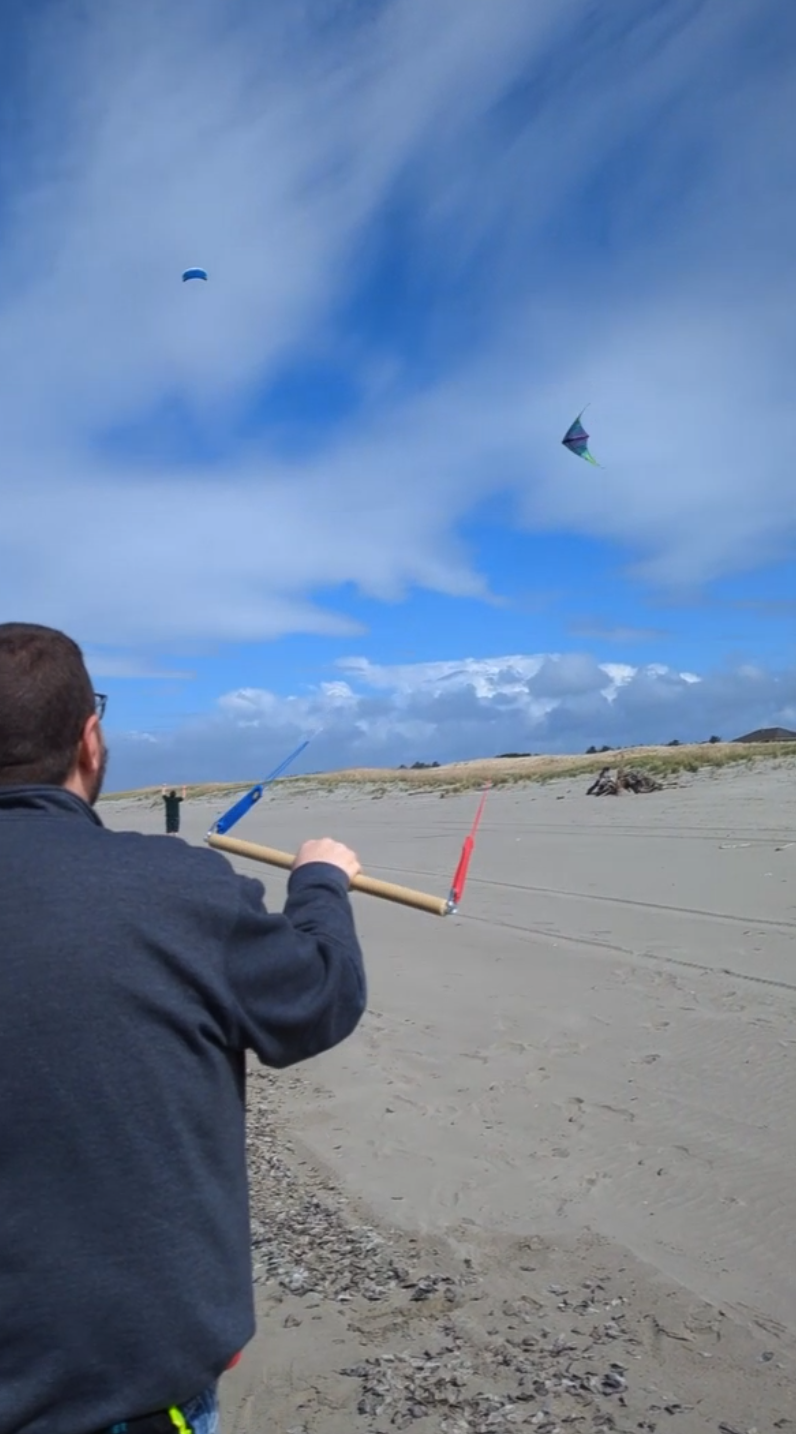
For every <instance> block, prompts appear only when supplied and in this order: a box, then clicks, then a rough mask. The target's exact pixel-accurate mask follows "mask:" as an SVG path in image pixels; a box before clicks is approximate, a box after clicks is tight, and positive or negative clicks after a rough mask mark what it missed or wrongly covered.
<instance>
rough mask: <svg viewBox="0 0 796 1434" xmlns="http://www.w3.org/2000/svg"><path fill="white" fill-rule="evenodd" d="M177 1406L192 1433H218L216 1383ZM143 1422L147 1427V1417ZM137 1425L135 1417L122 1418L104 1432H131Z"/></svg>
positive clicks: (158, 1418) (159, 1420)
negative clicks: (130, 1418) (128, 1419)
mask: <svg viewBox="0 0 796 1434" xmlns="http://www.w3.org/2000/svg"><path fill="white" fill-rule="evenodd" d="M179 1408H180V1413H181V1414H182V1416H183V1418H184V1420H185V1422H186V1424H187V1425H188V1428H189V1429H191V1430H192V1431H193V1434H220V1430H221V1424H220V1416H219V1408H218V1387H217V1385H215V1384H211V1385H210V1386H209V1387H208V1388H207V1389H205V1390H204V1391H203V1392H202V1393H201V1394H197V1396H196V1398H195V1399H189V1400H188V1402H187V1404H182V1405H180V1406H179ZM163 1418H164V1416H163V1415H158V1416H157V1427H160V1425H161V1423H162V1422H163ZM144 1422H145V1423H146V1425H147V1427H149V1425H150V1422H151V1421H150V1420H149V1419H147V1420H146V1421H143V1420H142V1421H141V1424H142V1425H143V1424H144ZM138 1427H139V1422H138V1420H136V1419H132V1420H130V1421H129V1422H126V1421H124V1420H123V1421H122V1423H121V1424H114V1425H112V1427H111V1428H110V1429H107V1430H106V1431H105V1434H132V1431H134V1430H135V1429H137V1428H138ZM178 1427H179V1426H178V1425H177V1424H175V1425H174V1434H178Z"/></svg>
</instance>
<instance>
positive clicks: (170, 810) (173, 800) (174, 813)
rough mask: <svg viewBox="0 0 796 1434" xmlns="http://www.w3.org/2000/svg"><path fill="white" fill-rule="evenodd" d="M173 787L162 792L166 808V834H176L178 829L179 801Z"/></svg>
mask: <svg viewBox="0 0 796 1434" xmlns="http://www.w3.org/2000/svg"><path fill="white" fill-rule="evenodd" d="M181 801H182V797H178V796H177V793H176V792H175V790H174V788H173V787H172V789H171V791H170V792H164V793H163V804H164V806H165V808H166V836H176V835H177V833H178V832H179V830H180V802H181Z"/></svg>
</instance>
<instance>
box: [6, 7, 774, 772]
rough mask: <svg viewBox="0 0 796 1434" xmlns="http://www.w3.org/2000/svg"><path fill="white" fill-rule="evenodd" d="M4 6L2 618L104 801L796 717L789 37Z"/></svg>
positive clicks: (536, 11)
mask: <svg viewBox="0 0 796 1434" xmlns="http://www.w3.org/2000/svg"><path fill="white" fill-rule="evenodd" d="M6 9H7V10H8V12H9V13H8V15H7V16H6V17H5V18H4V19H2V20H0V96H2V100H0V371H2V375H3V383H2V386H1V387H0V471H1V472H2V475H3V476H2V480H0V483H1V486H0V493H2V504H3V513H4V519H3V523H2V524H1V525H0V613H2V615H3V616H4V617H6V618H21V619H30V620H36V621H44V622H50V623H53V624H55V625H57V626H60V627H63V628H65V629H66V630H68V631H69V632H70V633H71V634H73V635H74V636H75V637H76V638H77V639H78V640H79V641H80V642H81V645H82V646H83V647H84V650H85V651H86V654H87V656H88V659H89V662H90V666H91V670H92V674H93V676H94V680H95V682H96V685H97V686H98V688H100V689H101V690H103V691H105V692H107V693H108V694H109V697H110V705H109V708H108V714H107V729H108V739H109V743H110V746H111V753H112V756H111V768H110V771H109V786H110V787H119V786H126V785H128V784H130V783H133V782H136V783H137V782H146V781H153V782H160V781H183V780H203V779H212V778H224V779H226V778H228V779H245V778H247V777H250V776H251V777H257V776H261V775H263V774H264V773H265V772H266V771H268V770H269V769H270V767H271V766H273V765H274V764H275V763H276V762H277V761H278V760H279V759H280V758H281V757H282V756H283V755H284V754H285V753H286V752H287V751H289V750H290V749H291V747H292V746H295V745H296V743H297V742H298V741H299V740H301V738H302V737H303V736H304V735H306V734H307V733H308V732H310V731H314V730H315V729H317V728H318V727H321V728H322V729H323V730H322V732H321V734H320V736H318V737H317V738H316V739H315V741H314V742H313V745H312V747H311V748H310V749H309V750H308V751H307V753H306V754H305V757H304V758H303V759H302V760H303V765H304V768H305V769H307V768H319V767H327V766H337V765H348V764H351V763H357V764H362V763H381V762H385V763H389V764H397V763H399V762H402V761H408V762H411V761H413V760H415V759H417V758H419V759H425V760H432V759H437V760H440V761H443V760H446V759H450V758H462V757H468V756H479V755H491V754H493V753H495V752H499V751H503V750H520V751H568V750H582V749H583V747H585V746H588V745H589V744H590V743H592V742H594V743H597V744H601V743H602V742H608V743H620V742H630V741H657V740H662V741H667V740H669V739H670V738H672V737H675V736H676V737H679V738H681V739H682V740H687V739H689V738H691V739H704V738H706V737H708V736H709V735H711V734H713V733H717V734H719V735H724V736H731V735H737V734H738V733H739V732H741V731H744V730H746V729H748V728H749V727H752V726H755V725H759V724H761V723H765V724H768V723H773V722H777V723H782V724H784V725H790V726H794V727H796V642H794V622H795V620H796V588H795V587H794V581H793V578H794V566H793V557H794V543H795V542H796V483H795V482H794V478H793V472H792V461H791V458H790V442H789V437H788V435H789V430H790V419H791V414H792V408H793V391H794V378H795V377H796V372H795V370H796V364H795V363H794V359H795V358H796V338H794V328H793V323H792V315H793V312H794V299H796V293H795V292H794V290H795V289H796V280H795V279H794V267H793V258H792V256H793V254H794V252H796V184H794V180H796V137H795V136H794V135H793V128H794V127H793V124H792V122H791V121H792V95H793V93H794V91H795V90H796V11H794V10H792V7H788V6H786V5H783V4H782V3H781V0H726V3H724V4H722V5H721V6H717V5H716V4H715V3H710V0H664V3H658V2H657V0H650V3H646V4H643V5H639V4H638V3H636V0H606V3H602V4H599V5H598V4H595V3H593V0H591V3H586V0H535V3H534V4H533V5H529V4H528V3H527V0H500V3H499V4H497V3H496V4H494V5H486V4H484V3H483V0H435V3H434V4H433V5H429V4H428V3H427V0H373V3H367V4H366V3H364V0H310V3H307V4H305V5H303V6H301V7H297V6H295V5H293V4H289V3H288V0H274V3H273V4H271V5H269V6H256V5H254V4H252V3H251V0H198V3H197V4H195V5H193V6H191V7H188V6H185V7H175V6H173V5H171V6H170V5H167V4H165V0H141V3H138V4H136V5H135V6H131V5H129V4H127V3H122V0H103V3H99V0H89V3H88V4H81V5H79V6H78V5H73V4H72V3H71V0H62V3H60V4H59V5H58V6H53V5H50V6H49V7H48V6H43V5H40V6H28V7H24V8H23V7H21V6H19V7H6ZM193 264H201V265H203V266H204V267H205V268H206V269H207V270H208V272H209V275H210V279H209V282H208V283H207V284H201V283H193V284H185V285H183V284H182V283H181V282H180V274H181V272H182V270H183V269H184V268H185V267H187V266H188V265H193ZM584 404H588V405H589V407H588V409H587V413H586V420H587V426H588V427H589V429H590V432H591V435H592V449H593V451H594V453H595V455H596V456H597V457H598V459H599V460H600V462H601V463H602V464H603V465H604V466H603V468H602V469H593V468H591V467H589V466H588V465H587V464H585V463H582V462H580V461H579V460H577V459H575V458H573V457H572V456H571V455H570V454H568V453H567V452H566V451H565V450H564V449H563V448H562V446H561V442H560V439H561V437H562V435H563V433H564V431H565V429H566V427H567V426H568V424H569V422H570V421H571V419H572V418H573V417H574V416H575V414H576V413H577V412H578V411H579V410H580V408H582V407H583V405H584Z"/></svg>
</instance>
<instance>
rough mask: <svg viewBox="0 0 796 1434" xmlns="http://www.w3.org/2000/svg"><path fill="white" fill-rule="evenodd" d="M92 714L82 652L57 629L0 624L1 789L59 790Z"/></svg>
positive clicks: (92, 704)
mask: <svg viewBox="0 0 796 1434" xmlns="http://www.w3.org/2000/svg"><path fill="white" fill-rule="evenodd" d="M93 711H94V693H93V690H92V685H91V679H90V677H89V675H88V671H87V669H86V665H85V662H84V661H83V654H82V652H81V651H80V648H79V647H78V645H77V643H76V642H73V640H72V638H71V637H67V636H66V634H65V633H63V632H59V631H58V629H57V628H53V627H42V626H40V625H39V624H38V623H32V622H6V623H0V786H5V787H8V786H27V785H34V786H40V785H41V786H56V787H60V786H63V784H64V782H65V781H66V779H67V777H68V776H69V774H70V772H71V771H72V769H73V767H74V764H75V761H76V758H77V751H78V746H79V743H80V736H81V733H82V731H83V728H84V726H85V724H86V721H87V720H88V718H89V717H90V716H91V714H92V712H93Z"/></svg>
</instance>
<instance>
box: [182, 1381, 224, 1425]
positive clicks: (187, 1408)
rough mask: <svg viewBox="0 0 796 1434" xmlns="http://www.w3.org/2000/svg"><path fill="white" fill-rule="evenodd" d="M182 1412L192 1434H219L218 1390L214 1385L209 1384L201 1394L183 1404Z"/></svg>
mask: <svg viewBox="0 0 796 1434" xmlns="http://www.w3.org/2000/svg"><path fill="white" fill-rule="evenodd" d="M182 1412H183V1414H184V1415H185V1418H186V1420H187V1422H188V1424H189V1425H190V1427H191V1429H193V1434H220V1430H221V1423H220V1414H219V1408H218V1388H217V1386H216V1385H215V1384H211V1385H210V1388H209V1389H206V1390H205V1391H204V1393H203V1394H199V1395H197V1397H196V1399H191V1400H190V1401H189V1402H188V1403H187V1404H183V1406H182ZM175 1434H176V1431H175Z"/></svg>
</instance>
